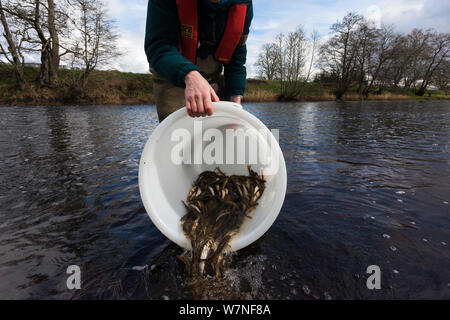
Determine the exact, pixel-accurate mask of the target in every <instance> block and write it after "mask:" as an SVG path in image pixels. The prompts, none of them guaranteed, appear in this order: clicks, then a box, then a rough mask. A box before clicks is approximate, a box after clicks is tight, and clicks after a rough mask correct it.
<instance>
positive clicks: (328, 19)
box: [104, 0, 450, 76]
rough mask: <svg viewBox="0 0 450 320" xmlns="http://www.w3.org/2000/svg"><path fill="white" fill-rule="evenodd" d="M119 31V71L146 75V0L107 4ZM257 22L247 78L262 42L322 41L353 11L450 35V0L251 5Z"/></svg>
mask: <svg viewBox="0 0 450 320" xmlns="http://www.w3.org/2000/svg"><path fill="white" fill-rule="evenodd" d="M104 1H105V3H106V5H107V7H108V9H109V13H110V15H111V17H112V18H113V19H115V20H116V21H117V24H118V27H119V30H120V32H121V37H120V48H121V49H122V51H124V52H125V54H124V56H123V57H122V58H120V59H119V60H118V61H116V62H115V63H114V65H113V66H114V68H116V69H118V70H120V71H129V72H142V73H144V72H147V71H148V63H147V59H146V56H145V53H144V49H143V46H144V35H145V19H146V14H147V3H148V0H104ZM253 6H254V20H253V24H252V27H251V31H250V37H249V40H248V51H249V53H248V63H247V68H248V71H249V76H254V72H255V70H254V66H253V65H254V62H255V60H256V57H257V55H258V50H259V48H260V47H261V45H263V44H264V43H267V42H271V41H273V40H274V38H275V35H276V34H278V33H280V32H288V31H292V30H294V29H295V28H296V27H297V26H299V25H301V26H303V27H304V30H305V31H306V32H307V34H310V33H311V32H312V31H313V30H314V29H316V30H318V31H319V34H320V35H321V36H322V37H323V36H326V35H327V34H328V33H329V29H330V26H331V25H332V24H333V23H334V22H336V21H337V20H340V19H342V17H343V16H344V15H345V14H346V13H347V12H349V11H357V12H358V13H360V14H363V15H365V16H366V17H368V18H372V19H373V20H375V21H376V22H378V23H379V24H381V23H384V24H393V25H395V27H396V30H398V31H402V32H409V31H410V30H412V29H413V28H424V29H428V28H435V29H437V30H438V31H440V32H450V14H449V13H450V0H378V1H376V0H359V1H353V0H352V1H350V0H253Z"/></svg>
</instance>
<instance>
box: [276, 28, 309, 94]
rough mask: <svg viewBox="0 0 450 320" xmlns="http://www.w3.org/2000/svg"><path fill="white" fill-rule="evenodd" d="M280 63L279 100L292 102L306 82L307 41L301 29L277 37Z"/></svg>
mask: <svg viewBox="0 0 450 320" xmlns="http://www.w3.org/2000/svg"><path fill="white" fill-rule="evenodd" d="M278 46H279V48H278V54H279V61H280V86H281V92H280V97H279V98H280V99H281V100H294V99H296V98H297V97H298V96H299V95H300V94H301V92H302V90H303V88H304V85H305V83H306V81H307V76H308V77H309V75H307V73H308V70H307V69H306V61H307V59H308V58H307V52H308V41H307V39H306V36H305V33H304V31H303V29H302V28H301V27H299V28H297V30H295V31H293V32H289V33H288V34H287V35H286V36H284V35H282V34H281V35H279V36H278Z"/></svg>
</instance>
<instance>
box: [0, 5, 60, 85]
mask: <svg viewBox="0 0 450 320" xmlns="http://www.w3.org/2000/svg"><path fill="white" fill-rule="evenodd" d="M9 3H10V4H9V6H8V9H7V11H8V13H10V14H11V15H13V16H15V17H17V18H18V19H20V20H22V21H23V23H24V24H27V26H28V31H27V42H28V44H29V47H28V48H27V50H28V51H30V52H38V53H40V56H41V68H40V73H39V79H38V82H39V84H40V86H42V87H54V86H56V85H57V84H58V70H59V63H60V58H61V56H62V55H64V54H66V52H64V53H62V54H60V35H61V33H62V32H63V30H64V29H65V28H66V22H67V18H68V15H67V13H66V12H64V11H63V9H64V0H10V1H9Z"/></svg>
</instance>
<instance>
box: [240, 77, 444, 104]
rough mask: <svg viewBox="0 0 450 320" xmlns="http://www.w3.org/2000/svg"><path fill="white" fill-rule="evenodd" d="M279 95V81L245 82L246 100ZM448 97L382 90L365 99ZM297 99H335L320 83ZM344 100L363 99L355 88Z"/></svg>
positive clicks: (308, 87) (439, 93) (267, 99)
mask: <svg viewBox="0 0 450 320" xmlns="http://www.w3.org/2000/svg"><path fill="white" fill-rule="evenodd" d="M279 95H280V83H279V81H267V80H255V79H249V80H248V83H247V92H246V94H245V101H246V102H275V101H277V100H278V97H279ZM442 99H445V100H447V99H450V95H445V94H444V92H442V91H430V92H429V93H427V94H426V95H425V96H423V97H420V96H416V95H415V94H414V93H413V92H412V91H411V92H409V93H408V94H404V93H401V92H383V93H382V94H370V95H369V97H368V98H367V99H365V100H369V101H388V100H394V101H395V100H442ZM297 100H298V101H336V97H335V96H334V94H333V88H332V87H331V86H326V85H323V84H320V83H308V84H307V85H306V86H305V88H304V89H303V92H302V95H301V96H300V97H298V99H297ZM344 100H346V101H360V100H363V99H362V98H361V96H360V95H359V94H357V93H356V92H355V90H350V92H349V93H347V94H345V95H344Z"/></svg>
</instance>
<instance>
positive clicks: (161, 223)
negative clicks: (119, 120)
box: [139, 102, 287, 251]
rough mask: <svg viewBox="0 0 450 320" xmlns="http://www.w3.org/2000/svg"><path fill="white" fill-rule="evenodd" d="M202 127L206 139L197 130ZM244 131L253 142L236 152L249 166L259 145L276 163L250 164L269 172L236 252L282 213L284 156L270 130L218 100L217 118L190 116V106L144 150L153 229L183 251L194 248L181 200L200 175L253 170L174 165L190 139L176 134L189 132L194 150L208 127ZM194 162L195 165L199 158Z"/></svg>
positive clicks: (144, 191)
mask: <svg viewBox="0 0 450 320" xmlns="http://www.w3.org/2000/svg"><path fill="white" fill-rule="evenodd" d="M200 125H201V127H202V133H201V136H199V131H198V128H199V127H200ZM239 128H240V129H243V130H245V132H251V136H250V137H249V138H248V140H247V141H250V143H246V144H245V146H244V148H245V150H242V149H241V150H240V149H238V148H239V145H238V143H237V142H236V141H235V146H234V148H235V150H234V152H235V153H236V154H238V155H239V154H241V155H242V154H245V155H246V157H245V158H246V159H245V161H246V163H247V164H248V162H254V159H253V160H252V161H250V159H249V157H248V153H249V150H248V149H249V148H250V145H252V143H254V142H257V143H258V146H259V147H260V148H261V150H265V151H266V152H267V153H268V154H269V155H270V157H271V162H270V164H268V163H267V161H260V162H257V163H256V164H255V163H250V164H251V166H252V169H253V170H254V171H256V172H258V173H264V175H265V178H266V180H267V184H266V190H265V192H264V194H263V196H262V197H261V199H260V201H259V206H258V207H257V209H256V210H255V211H254V212H253V213H252V216H253V218H252V219H247V220H246V222H245V223H244V225H243V226H242V227H241V229H240V231H239V233H238V234H237V235H236V236H235V237H234V238H233V239H232V240H231V242H230V247H231V251H237V250H240V249H242V248H244V247H246V246H248V245H250V244H252V243H253V242H254V241H256V240H258V239H259V238H260V237H261V236H263V235H264V234H265V233H266V232H267V230H269V228H270V227H271V226H272V224H273V223H274V221H275V219H276V218H277V217H278V214H279V213H280V210H281V207H282V205H283V202H284V198H285V195H286V187H287V174H286V165H285V161H284V157H283V154H282V152H281V149H280V146H279V145H278V142H277V141H276V139H275V137H274V135H272V133H271V132H270V131H269V130H268V129H267V127H266V126H265V125H264V124H263V123H262V122H261V121H260V120H258V119H257V118H256V117H255V116H253V115H252V114H250V113H249V112H247V111H245V110H243V109H242V106H240V105H238V104H234V103H230V102H218V103H214V115H213V116H211V117H206V118H198V119H193V118H191V117H189V116H188V115H187V112H186V108H183V109H180V110H178V111H177V112H175V113H173V114H171V115H170V116H169V117H167V118H166V119H165V120H164V121H163V122H162V123H161V124H160V125H159V126H158V127H157V128H156V129H155V131H154V132H153V134H152V135H151V137H150V139H149V140H148V142H147V144H146V146H145V149H144V151H143V154H142V158H141V161H140V165H139V189H140V193H141V198H142V201H143V203H144V206H145V209H146V210H147V213H148V215H149V216H150V219H151V220H152V222H153V223H154V225H155V226H156V227H157V228H158V229H159V230H160V231H161V232H162V233H163V234H164V235H165V236H166V237H167V238H169V239H170V240H172V241H173V242H175V243H176V244H178V245H179V246H181V247H183V248H186V249H190V247H191V246H190V242H189V240H188V239H187V238H186V236H185V235H184V233H183V230H182V227H181V222H180V219H181V218H182V217H183V216H184V215H185V214H186V213H187V212H186V208H185V207H184V206H183V204H182V201H184V200H186V198H187V196H188V193H189V191H190V189H191V188H192V185H193V183H194V182H195V180H196V179H197V177H198V176H199V175H200V174H201V173H202V172H204V171H206V170H211V171H212V170H214V169H215V168H217V167H219V168H220V169H221V170H222V171H223V172H224V173H226V174H227V175H234V174H237V175H247V174H248V169H247V164H243V163H242V162H240V164H219V165H217V164H209V165H208V164H207V163H205V161H200V162H201V163H200V162H198V164H184V163H183V164H179V163H177V161H173V155H174V154H175V155H177V154H178V153H177V152H174V150H177V149H175V148H177V146H178V147H180V144H183V145H186V141H185V142H182V140H183V139H174V137H178V135H174V132H177V133H179V132H184V133H188V132H189V133H190V134H191V135H192V141H191V142H190V143H187V144H191V146H192V149H194V144H195V141H197V142H198V141H199V140H198V139H200V141H201V140H202V138H203V137H204V136H203V134H204V133H205V132H208V130H209V129H218V130H219V131H221V132H222V131H223V132H224V133H225V131H226V129H239ZM196 129H197V131H196ZM249 129H250V130H249ZM216 132H217V130H216ZM178 138H179V137H178ZM226 139H227V136H226V135H225V134H224V140H225V141H223V142H224V144H226V143H227V141H226ZM229 140H230V139H229ZM211 141H212V140H211ZM207 144H208V142H203V143H202V145H201V146H200V148H199V149H197V150H201V151H202V152H203V151H205V148H206V147H207ZM241 146H242V145H241ZM186 148H187V147H186ZM186 150H187V149H186ZM227 150H228V151H230V150H231V149H230V148H228V149H227V148H224V149H223V153H224V155H223V159H224V161H223V162H224V163H226V162H227V161H226V152H227ZM193 152H194V151H193ZM185 153H187V152H185ZM230 154H231V152H230ZM191 158H192V161H194V158H195V156H192V157H191ZM235 160H236V159H235ZM258 160H260V159H258ZM266 160H267V159H266ZM206 162H207V161H206ZM274 163H275V165H276V168H275V170H274ZM268 168H269V170H268ZM261 170H262V172H261Z"/></svg>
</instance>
